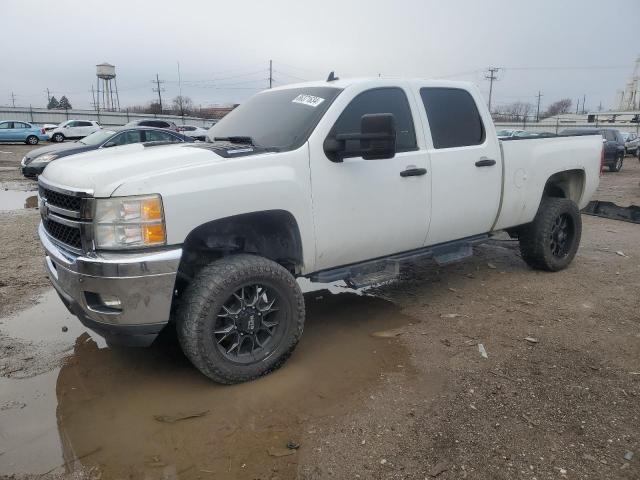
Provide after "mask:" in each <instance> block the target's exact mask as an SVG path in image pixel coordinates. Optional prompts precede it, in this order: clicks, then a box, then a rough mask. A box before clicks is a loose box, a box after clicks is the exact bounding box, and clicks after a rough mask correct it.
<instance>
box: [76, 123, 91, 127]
mask: <svg viewBox="0 0 640 480" xmlns="http://www.w3.org/2000/svg"><path fill="white" fill-rule="evenodd" d="M77 126H78V127H90V126H91V122H78V125H77Z"/></svg>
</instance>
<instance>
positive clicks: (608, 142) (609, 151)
mask: <svg viewBox="0 0 640 480" xmlns="http://www.w3.org/2000/svg"><path fill="white" fill-rule="evenodd" d="M594 133H599V134H600V135H601V136H602V143H603V147H604V158H603V159H602V165H603V166H607V167H609V171H610V172H619V171H620V170H622V164H623V162H624V152H625V148H624V139H623V138H622V134H621V133H620V131H619V130H617V129H615V128H567V129H565V130H563V131H562V132H560V135H593V134H594Z"/></svg>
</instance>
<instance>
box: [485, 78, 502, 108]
mask: <svg viewBox="0 0 640 480" xmlns="http://www.w3.org/2000/svg"><path fill="white" fill-rule="evenodd" d="M498 70H500V69H499V68H496V67H489V70H488V71H489V73H488V75H485V77H484V78H486V79H487V80H489V114H491V97H492V96H493V81H494V80H497V79H498V77H497V76H496V73H498Z"/></svg>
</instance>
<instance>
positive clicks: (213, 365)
mask: <svg viewBox="0 0 640 480" xmlns="http://www.w3.org/2000/svg"><path fill="white" fill-rule="evenodd" d="M207 140H208V141H207V142H206V143H199V144H173V145H157V144H146V145H144V144H142V145H131V146H125V147H118V148H113V149H109V150H105V151H104V152H90V153H86V154H80V155H77V156H74V157H70V158H68V159H63V160H60V161H57V162H54V163H52V164H51V165H49V166H48V167H47V169H46V170H45V171H44V173H43V174H42V175H41V176H40V178H39V189H40V190H39V194H40V210H41V215H42V223H41V225H40V229H39V234H40V239H41V241H42V244H43V245H44V248H45V250H46V267H47V270H48V274H49V276H50V278H51V281H52V282H53V285H54V287H55V288H56V290H57V291H58V293H59V294H60V297H61V298H62V300H63V302H64V303H65V304H66V305H67V306H68V307H69V309H70V310H71V311H72V312H73V313H74V314H75V315H76V316H77V317H78V318H79V319H80V321H82V322H83V323H84V324H85V325H86V326H88V327H89V328H91V329H93V330H95V331H97V332H98V333H100V334H101V335H103V336H105V337H106V338H107V341H108V342H110V343H117V342H119V343H125V344H129V345H148V344H150V343H151V342H152V341H153V340H154V339H155V337H156V336H157V334H158V333H159V332H160V331H161V330H162V329H163V328H164V327H165V326H166V325H167V324H169V323H175V327H176V329H177V332H178V338H179V341H180V343H181V346H182V348H183V350H184V352H185V354H186V355H187V356H188V357H189V359H190V360H191V361H192V362H193V364H194V365H195V366H196V367H197V368H198V369H200V370H201V371H202V372H203V373H204V374H205V375H207V376H208V377H210V378H212V379H213V380H216V381H218V382H224V383H236V382H241V381H246V380H250V379H253V378H256V377H258V376H260V375H263V374H265V373H267V372H270V371H272V370H273V369H275V368H277V367H278V366H279V365H281V364H282V363H283V362H284V361H285V360H286V358H287V357H288V356H289V355H290V354H291V352H292V351H293V349H294V347H295V346H296V344H297V342H298V340H299V339H300V336H301V335H302V330H303V326H304V318H305V305H304V298H303V295H302V293H301V289H300V287H299V285H298V283H297V281H296V277H307V278H308V279H310V280H311V281H315V282H330V281H336V280H339V279H344V280H347V281H352V282H354V283H362V279H363V278H367V275H369V276H372V275H375V274H376V273H377V272H385V271H390V270H393V269H395V268H396V267H397V265H399V264H400V263H402V262H406V261H411V260H413V259H417V258H421V257H422V258H424V257H432V258H434V259H435V260H436V261H437V262H439V263H448V262H451V261H454V260H458V259H460V258H464V257H466V256H468V255H470V254H471V253H472V246H473V245H474V244H476V243H479V242H482V241H483V240H485V239H487V238H488V237H489V236H490V235H491V234H492V233H493V232H496V231H500V230H506V231H507V232H509V233H510V234H511V235H512V236H513V237H517V238H519V241H520V247H521V252H522V258H523V259H524V260H525V262H527V263H528V264H529V265H530V266H531V267H533V268H537V269H542V270H549V271H555V270H560V269H562V268H565V267H566V266H567V265H568V264H569V263H570V262H571V260H572V259H573V257H574V255H575V253H576V250H577V249H578V245H579V242H580V235H581V220H580V213H579V209H580V208H583V207H584V206H585V205H586V204H587V202H588V201H589V198H590V197H591V195H592V194H593V193H594V191H595V189H596V187H597V185H598V181H599V175H600V170H601V160H602V140H601V138H600V136H599V135H590V136H589V135H586V136H565V137H554V138H533V139H526V138H525V139H522V138H514V139H510V140H504V141H500V140H498V138H497V136H496V133H495V129H494V126H493V123H492V121H491V117H490V115H489V112H488V111H487V108H486V107H485V105H484V101H483V99H482V97H481V95H480V93H479V91H478V90H477V88H475V87H474V86H473V85H471V84H468V83H459V82H449V81H429V80H417V79H416V80H398V79H383V78H375V79H358V80H331V81H330V80H328V81H327V82H313V83H306V84H298V85H291V86H286V87H282V88H274V89H272V90H267V91H264V92H262V93H259V94H257V95H255V96H254V97H252V98H251V99H249V100H248V101H246V102H245V103H244V104H242V105H240V106H239V107H238V108H237V109H235V110H234V111H232V112H231V113H230V114H229V115H227V116H226V117H225V118H224V119H223V120H222V121H220V122H219V123H217V124H216V125H215V126H213V127H212V128H211V129H210V130H209V132H208V139H207Z"/></svg>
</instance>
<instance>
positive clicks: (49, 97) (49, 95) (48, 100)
mask: <svg viewBox="0 0 640 480" xmlns="http://www.w3.org/2000/svg"><path fill="white" fill-rule="evenodd" d="M50 101H51V93H50V92H49V89H48V88H47V105H49V102H50Z"/></svg>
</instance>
